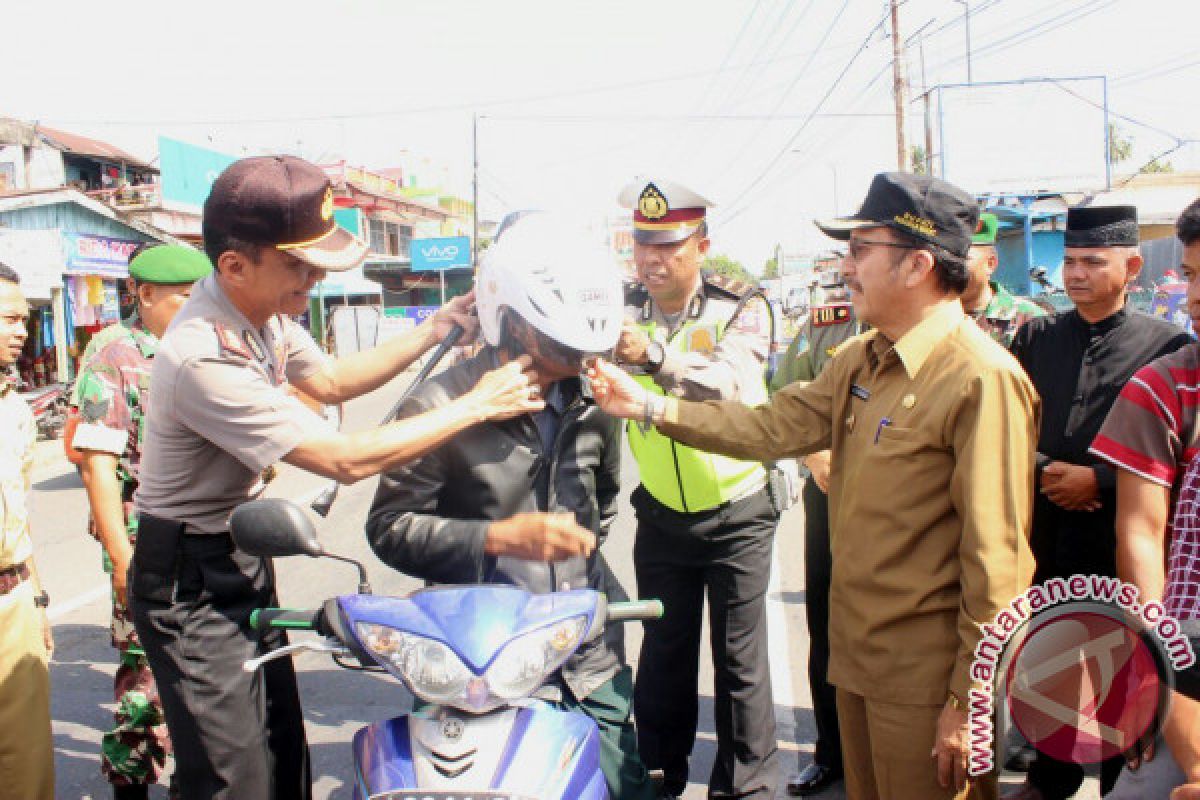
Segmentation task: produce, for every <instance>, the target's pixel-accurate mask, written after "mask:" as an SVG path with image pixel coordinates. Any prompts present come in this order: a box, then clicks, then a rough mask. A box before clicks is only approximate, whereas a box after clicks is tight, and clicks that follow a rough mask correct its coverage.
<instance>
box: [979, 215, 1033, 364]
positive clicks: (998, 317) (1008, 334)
mask: <svg viewBox="0 0 1200 800" xmlns="http://www.w3.org/2000/svg"><path fill="white" fill-rule="evenodd" d="M999 229H1000V220H999V218H997V217H996V215H995V214H992V213H991V212H987V211H985V212H983V213H982V214H980V215H979V224H978V226H977V227H976V230H975V235H974V236H973V237H972V238H971V249H970V251H969V252H968V253H967V288H966V289H965V290H964V291H963V293H962V304H963V308H964V309H966V312H967V314H968V315H969V316H970V317H971V318H972V319H974V320H975V321H976V322H977V323H979V327H981V328H983V330H984V332H985V333H987V334H989V335H990V336H991V337H992V338H993V339H995V340H996V341H997V342H999V343H1000V344H1001V345H1002V346H1004V347H1006V348H1007V347H1008V346H1009V345H1011V344H1012V341H1013V337H1014V336H1016V335H1017V330H1018V329H1019V328H1020V327H1021V326H1022V325H1024V324H1025V323H1026V322H1028V321H1029V320H1031V319H1033V318H1034V317H1042V316H1045V314H1046V312H1045V311H1044V310H1043V309H1042V308H1041V306H1039V305H1037V304H1036V303H1034V302H1033V301H1032V300H1029V299H1027V298H1024V297H1015V296H1013V295H1012V294H1010V293H1009V292H1008V290H1007V289H1005V288H1004V287H1003V286H1001V285H1000V284H998V283H996V282H995V281H993V280H992V275H993V273H995V271H996V267H997V266H999V264H1000V257H999V255H998V254H997V252H996V234H997V233H998V232H999Z"/></svg>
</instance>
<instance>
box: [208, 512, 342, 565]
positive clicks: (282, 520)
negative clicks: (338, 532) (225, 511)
mask: <svg viewBox="0 0 1200 800" xmlns="http://www.w3.org/2000/svg"><path fill="white" fill-rule="evenodd" d="M229 527H230V532H231V533H232V535H233V541H234V543H235V544H237V546H238V548H239V549H240V550H242V551H244V552H246V553H249V554H250V555H252V556H302V555H303V556H312V557H313V558H317V557H320V556H323V555H325V554H326V553H325V548H324V547H322V546H321V542H320V541H319V540H318V539H317V529H316V528H315V527H314V526H313V523H312V520H311V519H309V518H308V516H307V515H305V513H304V512H303V511H302V510H301V509H300V506H298V505H296V504H295V503H293V502H291V501H290V500H285V499H283V498H281V497H271V498H267V499H265V500H251V501H250V502H249V503H243V504H242V505H240V506H238V507H237V508H236V509H234V511H233V515H232V516H231V517H230V518H229Z"/></svg>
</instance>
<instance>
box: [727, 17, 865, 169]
mask: <svg viewBox="0 0 1200 800" xmlns="http://www.w3.org/2000/svg"><path fill="white" fill-rule="evenodd" d="M810 5H811V3H810ZM849 5H850V0H843V2H842V6H841V8H839V9H838V11H837V14H835V15H834V17H833V19H832V20H831V21H830V23H829V25H828V27H826V28H825V33H824V35H822V36H821V40H820V41H819V42H817V47H816V49H815V50H813V51H812V53H811V54H810V55H809V57H808V60H807V61H805V62H804V64H803V65H802V66H801V67H800V70H799V71H798V72H797V73H796V76H795V78H793V79H792V82H791V83H789V84H788V87H787V89H785V90H784V91H783V94H781V95H780V96H779V101H778V102H777V103H775V107H774V108H772V109H771V116H774V115H775V114H776V112H778V111H779V109H780V108H782V107H783V104H784V103H785V102H787V99H788V96H789V95H791V93H792V91H793V90H795V88H796V86H797V84H799V83H800V81H801V80H802V79H803V78H804V76H805V75H806V74H807V72H808V68H809V66H811V65H812V62H813V59H814V58H816V56H817V54H818V53H820V52H821V50H822V49H823V48H824V47H825V45H826V43H827V42H828V41H829V37H830V36H831V35H832V34H833V30H834V28H836V27H837V24H838V23H839V22H840V21H841V19H842V16H843V15H844V14H845V13H846V8H847V7H848V6H849ZM805 10H806V11H807V10H808V9H807V8H806V9H805ZM766 125H767V122H764V123H763V124H762V125H760V126H759V128H758V129H757V130H756V131H755V132H754V133H752V134H751V135H750V137H749V138H748V139H747V140H746V144H745V146H744V147H743V148H741V152H745V151H746V150H748V149H749V148H750V146H751V145H752V144H753V143H754V141H755V140H757V139H758V137H759V135H761V134H762V131H763V129H764V128H765V127H766ZM734 163H735V161H734V159H730V160H729V161H728V162H726V164H725V170H724V171H723V172H722V173H721V175H720V178H724V177H725V175H727V174H728V173H729V170H730V169H731V168H732V166H733V164H734ZM720 178H718V179H717V180H718V181H719V180H720Z"/></svg>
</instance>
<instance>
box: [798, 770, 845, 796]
mask: <svg viewBox="0 0 1200 800" xmlns="http://www.w3.org/2000/svg"><path fill="white" fill-rule="evenodd" d="M841 779H842V771H841V770H840V769H836V770H835V769H833V768H832V767H825V766H822V765H820V764H817V763H815V762H814V763H812V764H809V765H808V766H807V767H805V768H804V769H802V770H800V774H799V775H795V776H793V777H792V778H790V779H789V780H788V782H787V793H788V794H790V795H792V796H793V797H808V796H809V795H813V794H817V793H818V792H823V791H825V790H826V789H828V788H829V787H830V786H833V785H834V784H835V783H837V782H838V781H840V780H841Z"/></svg>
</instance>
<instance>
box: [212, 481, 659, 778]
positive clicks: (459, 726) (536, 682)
mask: <svg viewBox="0 0 1200 800" xmlns="http://www.w3.org/2000/svg"><path fill="white" fill-rule="evenodd" d="M231 528H232V533H233V538H234V541H236V542H237V545H238V547H239V548H241V549H242V550H243V551H245V552H247V553H250V554H253V555H259V556H287V555H308V556H313V557H326V558H334V559H337V560H339V561H347V562H349V563H353V564H355V565H356V566H357V567H358V569H359V591H358V594H351V595H342V596H339V597H333V598H330V599H329V600H327V601H325V603H324V605H323V606H322V607H321V608H320V609H319V610H316V611H294V610H287V609H260V610H259V611H256V612H255V614H254V616H253V617H252V619H251V623H252V625H253V626H254V627H255V628H264V627H268V626H269V627H277V628H287V629H291V630H312V631H316V632H317V633H319V634H321V635H322V637H323V638H321V639H310V640H306V641H300V642H294V643H292V644H289V645H288V646H287V647H283V648H280V649H279V650H275V651H273V652H271V653H267V654H266V655H263V656H260V657H259V658H255V659H252V660H250V661H247V662H246V664H245V668H246V670H247V671H254V670H256V669H258V668H259V667H260V666H262V664H264V663H266V662H267V661H271V660H274V659H276V658H284V657H288V656H290V655H291V654H292V653H295V652H298V651H301V650H311V651H317V652H325V653H329V654H331V655H332V656H333V658H334V660H335V661H336V662H337V663H338V664H339V665H340V666H346V667H348V668H362V667H364V666H365V667H369V668H376V669H378V668H382V669H383V670H386V671H387V672H389V673H391V674H392V675H393V676H394V677H396V678H398V679H399V680H400V681H402V682H403V683H404V685H405V686H407V687H408V689H409V691H411V692H412V693H413V695H414V696H415V697H417V698H418V699H420V700H421V701H424V703H426V704H428V705H427V706H426V707H425V708H424V709H423V710H421V711H415V712H414V713H412V714H407V715H401V716H398V717H395V718H393V719H389V720H386V721H384V722H377V723H375V724H372V725H368V726H366V727H365V728H362V729H360V730H359V731H358V732H357V733H356V734H355V735H354V740H353V745H352V746H353V752H354V767H355V769H354V798H355V800H574V799H575V798H578V799H579V800H605V798H607V797H608V789H607V786H606V784H605V782H604V776H603V775H602V774H601V772H600V760H599V756H600V742H599V734H598V733H597V730H596V724H595V722H593V721H592V720H591V718H589V717H588V716H586V715H584V714H580V713H575V712H565V711H560V710H557V709H555V708H553V707H552V706H550V705H549V704H547V703H544V702H542V701H539V700H536V699H534V698H533V694H534V693H535V692H536V691H537V690H538V689H539V688H540V687H541V686H542V684H543V683H545V682H546V680H547V679H549V678H550V677H551V676H553V674H554V673H555V671H556V670H557V669H558V668H559V667H560V666H562V664H563V662H565V661H566V660H567V658H568V657H569V656H570V655H571V654H572V653H574V652H575V651H576V649H578V648H579V647H580V645H582V644H584V643H585V642H590V641H592V640H594V639H596V638H597V637H599V636H600V635H601V634H602V633H603V631H604V628H605V626H606V625H607V624H610V623H618V622H624V621H628V620H638V619H657V618H659V617H661V616H662V604H661V603H660V602H659V601H657V600H647V601H638V602H629V603H608V602H607V600H606V598H605V596H604V595H603V594H601V593H599V592H595V591H592V590H590V589H576V590H571V591H565V592H554V593H552V594H544V595H535V594H530V593H529V592H527V591H525V590H523V589H517V588H513V587H508V586H451V587H436V588H430V589H424V590H421V591H417V592H414V593H413V594H412V595H409V596H408V597H376V596H374V595H372V594H370V585H369V584H368V583H367V578H366V571H365V570H364V569H363V567H362V565H361V564H358V563H357V562H354V561H351V560H350V559H347V558H344V557H342V556H338V555H334V554H330V553H327V552H325V551H324V549H323V548H322V547H321V545H320V543H319V542H318V541H317V537H316V531H315V530H314V529H313V526H312V523H311V521H310V520H309V519H308V518H307V517H306V516H305V515H304V513H303V512H302V511H301V510H300V508H299V507H298V506H296V505H295V504H293V503H290V502H288V501H286V500H280V499H268V500H256V501H253V502H250V503H246V504H245V505H243V506H240V507H239V508H238V509H237V510H236V511H235V512H234V514H233V517H232V519H231ZM348 658H354V659H355V660H357V662H358V664H357V665H352V664H348V663H346V662H345V659H348ZM360 665H361V666H360Z"/></svg>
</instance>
